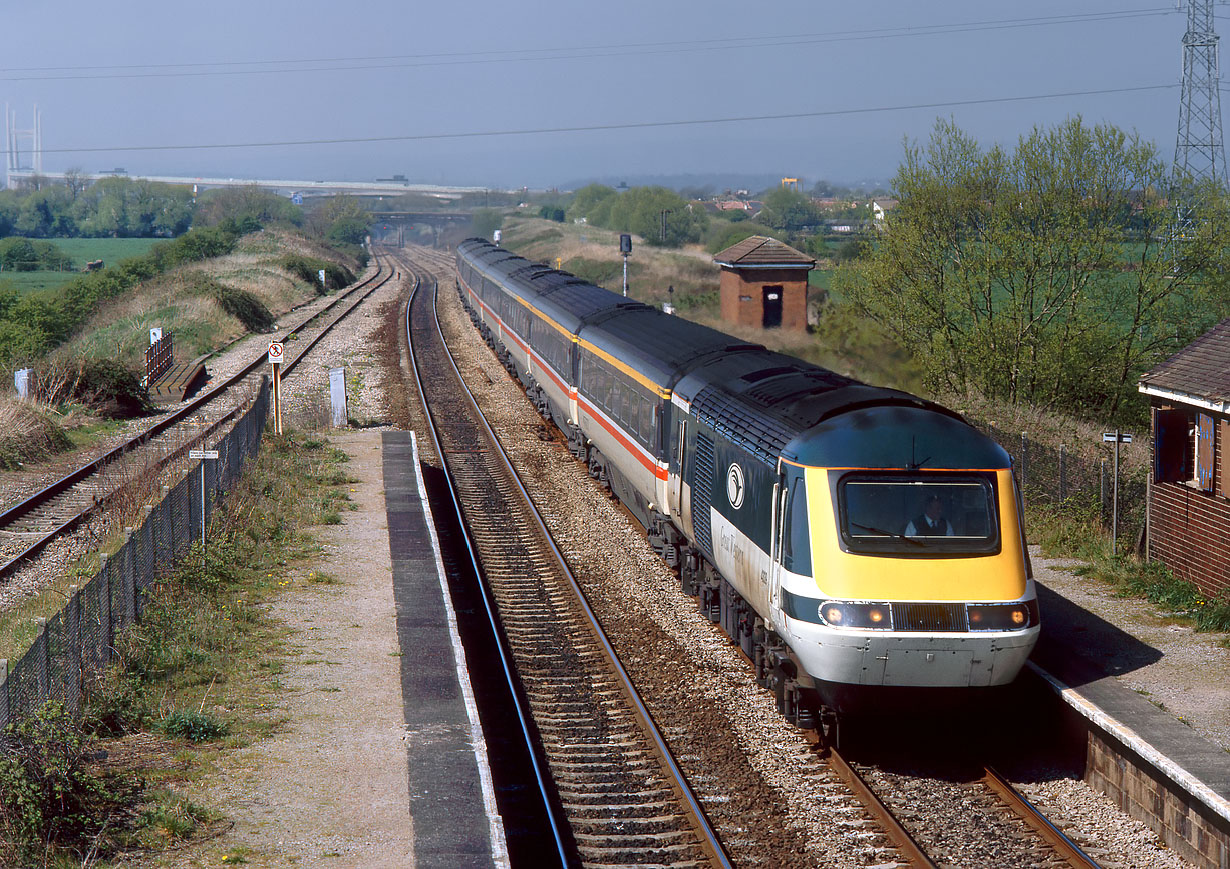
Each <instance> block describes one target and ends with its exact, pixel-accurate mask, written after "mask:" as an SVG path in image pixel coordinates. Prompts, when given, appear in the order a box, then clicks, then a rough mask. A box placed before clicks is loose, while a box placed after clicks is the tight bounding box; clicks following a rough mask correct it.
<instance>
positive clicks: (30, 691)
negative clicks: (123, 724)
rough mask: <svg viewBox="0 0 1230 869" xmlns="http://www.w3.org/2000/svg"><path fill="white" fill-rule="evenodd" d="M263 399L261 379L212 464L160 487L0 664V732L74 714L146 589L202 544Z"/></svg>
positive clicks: (252, 444) (263, 408) (257, 422)
mask: <svg viewBox="0 0 1230 869" xmlns="http://www.w3.org/2000/svg"><path fill="white" fill-rule="evenodd" d="M269 393H270V390H269V381H268V380H267V379H264V380H263V381H262V383H261V388H260V391H259V392H258V393H257V396H256V399H255V400H254V401H253V402H252V405H251V407H249V408H248V410H247V411H246V412H245V413H244V414H243V416H242V417H241V418H240V419H239V421H238V422H236V423H235V425H234V426H233V427H232V429H231V430H230V432H228V433H227V434H226V435H225V436H224V437H223V438H222V439H221V441H219V443H218V445H217V447H216V449H217V451H218V458H217V459H207V460H203V461H202V462H201V467H200V469H197V470H195V471H193V472H191V473H189V474H187V475H186V476H184V477H183V479H181V480H180V481H179V483H178V484H177V485H175V486H174V487H173V488H167V487H163V497H162V499H161V500H160V501H159V502H158V503H157V504H156V505H153V506H148V505H147V506H146V507H144V508H143V511H144V518H143V519H142V521H141V524H140V525H139V526H137V527H135V528H126V529H125V530H124V535H123V543H122V545H121V546H120V548H119V549H118V550H116V552H115V553H114V554H112V555H111V556H110V557H108V556H105V555H104V556H100V557H99V560H100V562H101V563H100V565H99V569H98V573H97V574H95V575H94V577H93V578H92V579H91V580H90V581H89V582H87V583H86V584H85V586H84V587H82V588H77V587H75V586H74V590H73V592H72V594H71V595H70V596H69V598H68V602H67V603H66V604H65V606H64V607H63V609H61V610H60V611H59V612H58V613H56V614H55V616H53V617H52V618H50V619H40V620H39V621H40V626H39V631H38V635H37V636H36V637H35V639H34V642H33V643H32V644H31V646H30V648H29V650H28V651H27V652H26V653H25V655H23V656H22V657H21V659H20V660H19V661H17V662H16V663H14V664H13V665H12V666H11V667H10V665H9V662H8V661H7V660H0V680H2V681H0V728H3V727H4V726H5V725H6V724H7V723H8V722H9V721H10V720H12V719H13V718H16V717H18V716H21V715H24V714H27V713H29V712H32V711H33V710H34V709H36V708H37V707H38V706H40V705H41V704H42V703H44V702H45V701H47V700H56V701H59V702H61V703H63V704H64V706H65V707H66V708H67V709H69V710H71V711H72V712H73V713H74V714H77V713H79V712H80V710H81V696H82V683H83V678H84V676H85V675H86V674H87V673H88V672H98V671H100V670H101V669H102V668H103V667H105V666H106V665H107V664H108V663H109V662H110V661H111V660H112V657H113V655H114V654H115V648H116V642H115V641H116V637H117V636H119V635H120V634H122V633H123V632H124V631H125V630H127V629H128V627H129V626H130V625H132V624H133V623H134V622H136V621H138V620H139V619H140V617H141V609H142V605H143V601H144V594H145V592H146V590H147V589H148V588H149V587H150V586H151V585H152V584H153V583H154V581H155V580H156V579H157V578H158V576H159V574H160V573H162V572H164V571H166V570H168V569H169V568H170V567H171V565H172V564H173V563H174V561H175V560H176V559H177V558H182V557H183V556H184V554H185V553H186V552H187V551H188V549H189V547H191V545H192V544H193V542H194V541H197V540H201V539H202V528H203V527H208V524H209V519H210V517H211V516H212V515H213V511H214V509H215V506H216V502H217V499H218V497H219V495H220V494H221V493H222V492H224V491H226V490H227V489H229V488H230V487H231V486H232V485H234V483H235V480H236V479H237V478H238V477H239V474H240V472H241V471H242V469H243V464H244V462H245V461H246V460H247V459H248V458H250V457H252V456H253V455H255V454H256V451H257V450H258V449H259V448H260V442H261V435H262V433H263V431H264V428H265V417H266V415H267V413H268V409H269ZM202 475H203V476H202ZM202 523H204V526H203V525H202Z"/></svg>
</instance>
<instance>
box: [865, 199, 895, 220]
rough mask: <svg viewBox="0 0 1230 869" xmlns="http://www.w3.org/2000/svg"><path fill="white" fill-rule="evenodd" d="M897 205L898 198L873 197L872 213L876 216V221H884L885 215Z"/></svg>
mask: <svg viewBox="0 0 1230 869" xmlns="http://www.w3.org/2000/svg"><path fill="white" fill-rule="evenodd" d="M896 207H897V200H896V199H873V200H872V201H871V215H872V217H874V218H875V221H876V223H883V222H884V215H886V214H887V213H888V212H890V211H892V210H893V209H894V208H896Z"/></svg>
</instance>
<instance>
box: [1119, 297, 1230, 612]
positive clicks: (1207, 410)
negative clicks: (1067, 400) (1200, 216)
mask: <svg viewBox="0 0 1230 869" xmlns="http://www.w3.org/2000/svg"><path fill="white" fill-rule="evenodd" d="M1139 389H1140V391H1141V392H1142V393H1144V394H1145V395H1147V396H1148V397H1149V403H1150V405H1151V415H1152V432H1151V435H1152V448H1153V449H1152V451H1153V468H1152V477H1151V479H1150V487H1149V505H1148V509H1149V515H1148V520H1147V528H1148V532H1147V533H1148V538H1147V549H1148V557H1149V558H1151V559H1157V560H1160V561H1161V562H1162V563H1164V564H1165V565H1166V566H1167V567H1169V568H1170V569H1171V571H1172V572H1173V573H1174V574H1175V575H1176V576H1179V577H1182V578H1183V579H1186V580H1188V581H1190V582H1192V583H1193V584H1195V585H1196V586H1197V587H1198V588H1199V589H1200V590H1201V592H1202V593H1203V594H1205V595H1207V596H1208V597H1209V598H1213V597H1216V596H1218V595H1221V594H1227V593H1230V469H1227V468H1226V464H1225V462H1226V457H1227V456H1228V455H1230V453H1227V445H1228V444H1230V318H1228V319H1225V320H1222V321H1221V322H1220V323H1218V324H1217V325H1216V326H1214V327H1213V328H1212V329H1210V330H1209V331H1208V332H1206V333H1205V334H1204V335H1202V336H1200V337H1199V338H1197V339H1196V340H1195V341H1193V342H1192V343H1191V344H1189V345H1187V346H1186V347H1184V348H1183V349H1182V350H1180V351H1179V352H1178V353H1176V354H1175V355H1174V356H1171V357H1170V358H1169V359H1167V360H1166V361H1165V362H1163V363H1161V364H1160V365H1158V366H1157V367H1156V368H1154V369H1153V370H1151V371H1149V372H1148V373H1146V374H1144V375H1142V376H1141V378H1140V381H1139Z"/></svg>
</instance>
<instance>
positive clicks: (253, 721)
mask: <svg viewBox="0 0 1230 869" xmlns="http://www.w3.org/2000/svg"><path fill="white" fill-rule="evenodd" d="M310 444H311V445H310V446H309V445H308V443H304V442H299V441H297V440H296V439H295V437H294V436H291V437H286V438H272V437H270V438H268V439H267V441H266V442H265V445H264V448H263V449H262V452H261V454H260V456H259V457H258V459H257V461H256V462H255V463H254V467H251V468H249V470H248V472H247V473H245V475H244V477H243V478H242V479H241V480H240V481H239V483H238V484H237V485H236V487H235V489H234V490H232V492H231V493H230V494H229V495H228V496H227V498H226V500H225V501H224V502H223V503H222V504H220V505H219V507H218V509H217V511H216V513H215V517H214V526H213V533H212V536H211V538H210V540H209V545H208V547H207V548H205V549H204V550H202V549H201V548H200V547H199V546H197V547H195V548H193V549H192V550H191V551H190V552H189V554H188V555H187V556H186V557H185V559H184V561H183V562H182V563H181V564H180V565H179V567H178V568H177V569H176V570H175V571H174V572H173V573H171V574H169V575H167V576H165V577H163V578H162V579H161V580H160V581H159V582H158V583H156V584H155V585H154V586H153V587H152V588H151V589H150V590H149V592H148V593H147V595H146V597H145V599H144V602H143V609H142V621H141V622H140V623H139V624H137V625H135V626H134V627H133V628H132V629H130V630H129V631H128V632H126V633H125V634H124V635H122V636H120V637H117V638H116V646H115V650H116V662H115V663H114V664H113V665H112V666H110V667H108V668H107V669H106V670H105V671H104V672H102V673H99V674H94V675H91V676H89V678H88V680H87V684H86V686H85V688H86V690H85V694H84V698H83V712H82V719H81V721H79V722H78V721H76V720H74V719H73V717H72V716H71V715H69V714H68V713H67V712H65V711H64V710H63V708H62V707H59V706H57V705H56V704H47V705H46V706H44V707H43V709H42V710H40V711H39V712H38V713H37V714H36V715H33V716H31V717H30V718H28V719H25V720H23V721H20V722H16V723H14V724H13V725H11V726H10V727H9V728H8V729H7V730H6V731H5V732H4V734H3V736H2V737H0V865H4V866H10V865H12V866H22V865H33V864H36V865H60V864H62V863H66V864H71V865H80V864H82V863H83V862H88V863H94V862H97V861H106V860H109V859H111V858H112V857H114V856H115V855H116V854H122V853H123V852H124V851H125V850H126V849H130V848H134V847H139V848H152V849H158V848H161V847H165V846H166V845H168V844H171V843H174V842H176V841H179V840H183V839H190V838H191V837H193V836H194V835H197V834H198V832H199V828H200V826H201V825H202V824H203V823H205V822H207V821H209V820H212V816H211V814H210V813H209V812H208V810H206V809H203V808H201V807H200V806H196V805H194V804H193V803H191V802H190V801H188V800H186V799H183V798H182V797H181V796H178V795H176V794H174V793H173V792H172V791H169V790H152V791H148V792H146V793H144V794H143V793H142V788H143V787H144V786H143V785H142V783H141V781H140V779H139V778H138V774H139V773H146V774H150V775H151V777H152V778H156V779H159V780H161V781H164V782H165V780H166V777H167V776H166V773H165V772H159V770H160V769H165V768H163V767H158V766H157V765H155V767H154V768H153V769H152V770H144V769H142V768H140V767H141V763H142V761H141V760H140V758H138V759H137V760H134V761H131V762H130V764H136V766H137V768H136V769H132V770H130V771H129V772H126V773H124V774H123V775H119V774H114V773H113V774H108V775H101V774H99V773H97V772H95V771H93V770H92V767H91V762H92V759H93V758H94V757H95V756H96V755H98V756H101V754H102V753H99V752H98V751H97V749H98V747H102V748H107V747H109V746H110V745H112V743H111V742H110V740H112V739H113V738H115V737H123V736H125V735H128V734H162V735H165V736H166V737H171V738H172V739H175V740H184V741H185V742H186V743H187V745H188V746H189V747H188V748H186V749H183V751H182V753H181V755H178V757H183V758H184V761H183V762H185V763H187V764H188V765H189V770H191V769H193V768H196V767H197V766H198V765H202V764H205V763H206V761H205V760H204V758H205V757H207V756H198V755H196V754H195V753H194V750H193V749H192V748H191V746H195V745H198V744H202V743H207V742H216V741H218V740H225V742H224V743H223V747H230V746H236V745H243V744H246V743H248V742H250V741H251V740H253V739H258V738H261V737H262V736H265V735H267V734H268V733H269V732H271V729H272V728H274V727H276V726H278V721H277V720H276V719H274V718H270V716H269V715H268V714H266V704H265V703H264V702H261V701H263V700H267V699H268V698H267V692H270V691H276V690H278V681H277V677H278V675H279V674H280V673H281V672H282V671H283V669H284V662H283V661H282V660H281V652H280V648H281V642H282V639H283V637H284V633H283V630H282V628H281V627H280V626H278V625H277V624H275V623H273V622H272V621H271V620H270V619H269V617H268V616H267V614H266V608H265V607H264V606H263V604H264V603H265V602H266V601H267V600H268V599H269V598H270V597H271V596H272V595H273V594H275V593H276V592H277V590H278V589H280V588H283V587H285V584H286V582H285V581H283V580H280V579H279V578H280V577H284V576H287V575H293V574H295V573H296V572H297V570H296V566H297V565H298V564H300V563H302V562H303V561H304V559H305V558H307V557H310V556H312V555H314V554H315V553H316V552H317V549H316V544H315V543H314V542H313V540H312V538H311V537H310V536H309V535H308V533H307V530H306V529H307V528H308V527H310V526H314V525H319V524H322V522H324V521H327V518H328V514H329V513H330V512H336V510H337V506H338V505H339V504H341V503H344V502H345V499H346V494H345V489H344V487H343V488H340V491H331V490H335V489H339V487H341V486H342V485H343V484H338V483H333V482H329V481H333V480H337V479H338V477H339V468H338V464H339V463H340V462H341V461H342V460H343V459H344V458H345V454H344V453H341V452H339V451H336V450H334V449H333V448H332V447H331V446H330V445H328V444H327V443H326V442H324V441H323V440H321V439H319V438H317V439H315V440H313V441H311V442H310ZM298 575H302V574H298ZM308 577H309V582H311V583H322V584H330V583H333V582H336V581H337V580H336V579H334V578H333V577H330V576H328V575H327V574H318V573H317V572H316V571H315V570H313V571H311V572H310V573H309V574H308ZM143 738H146V739H147V738H148V737H143ZM159 739H162V736H159ZM116 744H117V745H121V746H122V745H124V744H126V743H125V742H123V741H121V742H119V743H116ZM138 744H141V743H138ZM176 745H179V746H181V747H182V745H183V743H176ZM167 750H168V749H165V748H164V749H161V751H164V752H165V751H167ZM172 750H173V749H172ZM215 751H216V750H215ZM120 754H121V755H122V754H123V751H122V750H121V751H120ZM111 765H114V764H111ZM122 765H123V764H121V766H122ZM180 768H181V767H178V765H177V769H180ZM190 774H191V772H190V771H189V772H186V773H185V772H177V773H176V776H182V775H190ZM242 861H243V857H242V854H240V853H236V854H235V855H234V858H233V859H231V860H230V861H228V862H242Z"/></svg>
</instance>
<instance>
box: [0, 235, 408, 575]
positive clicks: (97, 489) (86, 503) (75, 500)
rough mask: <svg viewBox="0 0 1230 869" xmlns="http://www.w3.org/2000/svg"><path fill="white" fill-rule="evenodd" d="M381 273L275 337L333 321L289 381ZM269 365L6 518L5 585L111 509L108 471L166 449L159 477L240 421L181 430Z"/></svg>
mask: <svg viewBox="0 0 1230 869" xmlns="http://www.w3.org/2000/svg"><path fill="white" fill-rule="evenodd" d="M375 259H376V266H377V268H376V272H375V273H374V274H373V275H370V276H369V277H367V278H365V279H363V280H361V281H358V282H356V283H355V284H354V286H352V287H351V288H350V289H348V290H346V291H345V292H343V293H341V294H339V295H338V296H337V297H336V298H334V299H333V300H332V301H331V302H330V303H329V304H328V305H326V306H325V307H323V308H321V309H320V310H318V311H315V312H313V313H312V314H311V315H309V316H306V317H301V318H299V319H298V320H297V321H296V322H295V324H294V325H292V326H289V327H287V328H285V329H283V330H281V331H280V332H279V333H278V334H277V335H271V336H270V340H271V341H286V340H287V339H288V338H289V337H290V336H292V335H298V333H300V332H302V331H303V330H304V329H306V328H307V327H308V326H309V325H310V324H311V323H312V322H313V321H316V320H318V319H320V318H322V317H325V316H326V315H327V314H328V312H330V311H333V309H335V308H337V309H338V310H337V311H336V312H335V313H334V314H333V316H331V317H328V318H327V319H326V320H325V321H324V322H323V323H322V325H321V327H320V328H319V329H317V330H316V334H314V335H313V336H312V337H311V338H310V339H309V340H302V341H294V342H291V348H293V353H294V355H293V358H288V359H287V361H286V362H285V363H284V364H283V367H282V374H283V377H285V376H288V375H289V374H290V373H291V372H292V371H293V370H294V368H295V366H296V364H297V363H298V361H299V359H300V358H302V357H303V356H304V355H305V354H306V353H307V352H308V351H309V350H311V349H312V347H313V346H315V344H316V343H317V342H318V341H319V340H320V339H321V338H322V337H323V336H324V335H325V334H326V333H327V332H328V331H329V330H330V329H331V328H332V327H333V326H334V325H335V324H336V323H338V322H339V321H340V320H342V319H343V318H344V317H346V316H347V315H348V314H349V313H350V312H351V311H353V310H354V309H355V308H356V307H357V306H358V305H359V304H361V303H362V302H363V301H364V300H365V299H366V298H367V297H368V296H369V295H371V293H373V292H375V291H376V290H377V289H379V288H380V287H382V286H384V284H385V283H387V282H388V281H389V280H390V279H391V278H392V277H393V274H394V272H393V271H392V270H391V269H390V268H389V267H388V265H387V263H386V262H384V261H383V260H382V259H381V257H380V256H376V257H375ZM264 364H266V355H265V354H261V355H259V356H257V357H256V358H254V359H253V360H252V361H251V362H250V363H248V364H247V365H245V366H244V367H243V369H242V370H240V371H239V372H237V373H236V374H234V375H232V376H231V377H229V378H227V379H226V380H224V381H223V382H221V383H219V384H218V385H216V386H214V387H212V388H210V389H208V390H206V391H205V392H203V393H202V394H201V395H200V396H198V397H197V398H195V399H193V400H191V401H189V402H186V403H184V404H183V405H182V406H181V407H179V408H177V409H176V410H175V411H173V412H172V413H170V414H168V415H167V416H165V417H164V418H162V419H160V420H159V421H158V422H156V423H154V424H153V425H151V426H149V427H148V428H147V429H145V430H144V431H143V432H141V433H140V434H138V435H137V436H136V437H133V438H131V439H129V440H128V441H126V442H125V443H123V444H120V445H119V446H117V447H115V448H114V449H112V450H111V451H110V452H108V453H107V454H105V455H103V456H101V457H99V458H98V459H95V460H94V461H92V462H89V463H87V464H85V465H82V466H81V467H79V468H78V469H77V470H75V471H73V472H72V473H70V474H67V475H66V476H64V477H62V478H61V479H59V480H57V481H55V482H54V483H52V484H51V485H49V486H46V487H45V488H43V489H42V490H40V491H39V492H36V493H35V494H33V495H31V496H30V497H29V498H27V499H25V500H24V501H22V502H21V503H19V504H16V505H14V506H12V507H10V508H9V509H7V510H5V511H4V512H3V513H0V532H7V534H6V536H9V537H11V538H12V539H15V540H19V541H21V547H20V549H19V550H18V551H17V552H15V553H14V554H11V555H9V556H8V557H7V558H6V560H5V561H4V563H3V564H0V581H2V580H4V579H5V578H6V577H8V576H10V575H12V574H13V573H14V572H15V571H16V570H18V569H19V568H20V567H21V566H22V565H23V564H25V563H26V562H28V561H30V560H32V559H33V558H35V557H36V556H37V555H38V553H40V552H41V551H42V550H43V549H45V548H46V547H47V546H48V545H49V544H50V543H51V542H52V541H54V540H56V539H57V538H59V537H61V536H63V535H64V534H67V533H68V532H70V531H72V530H73V529H74V528H76V527H78V526H79V525H80V524H81V523H82V522H84V521H85V520H86V519H87V518H88V517H89V516H90V515H91V514H92V513H94V512H95V511H96V510H97V509H98V508H99V507H101V506H105V505H106V503H107V500H108V497H109V495H110V494H111V493H110V492H109V491H108V489H107V486H106V484H105V483H104V482H102V473H103V471H104V470H105V469H106V468H108V467H109V466H111V465H112V464H113V463H115V462H116V461H117V460H119V459H121V458H123V457H125V456H127V455H129V454H131V453H133V452H134V451H136V450H139V449H146V448H149V447H151V446H161V447H162V449H161V450H159V451H158V452H159V455H158V457H157V458H156V459H153V460H151V462H150V468H151V469H152V470H154V471H157V470H159V469H161V468H162V467H164V466H165V465H166V464H168V463H169V462H171V461H173V460H174V459H177V458H179V457H181V456H183V455H184V454H185V453H186V452H187V451H188V450H189V449H191V448H193V447H195V446H197V445H198V444H200V443H203V442H204V441H205V440H206V439H207V438H208V437H209V436H210V435H211V434H212V433H213V432H215V431H216V430H218V429H219V428H221V427H222V426H223V425H225V424H226V423H227V422H229V421H230V420H231V419H232V418H234V417H235V416H236V415H237V414H238V413H239V412H240V411H241V410H242V407H239V406H236V407H233V408H231V409H230V410H229V411H227V412H225V413H223V414H222V415H220V416H219V417H218V418H216V419H213V420H211V421H210V422H209V423H208V425H205V426H201V427H196V428H194V430H193V431H192V433H191V435H190V436H189V435H185V434H184V433H182V432H179V431H178V428H177V427H178V426H180V424H181V423H183V422H185V421H186V420H188V419H189V418H191V417H193V416H194V415H196V414H201V413H202V412H203V411H205V410H206V408H208V407H209V406H210V405H211V404H213V403H215V402H217V401H218V400H219V399H220V398H222V397H223V396H224V395H227V394H228V393H229V392H231V391H232V390H234V389H235V387H237V386H238V385H239V384H240V383H242V382H243V381H244V380H245V379H246V378H247V377H248V376H249V375H251V374H252V373H253V372H255V371H257V370H258V369H259V368H260V367H261V366H262V365H264Z"/></svg>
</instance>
